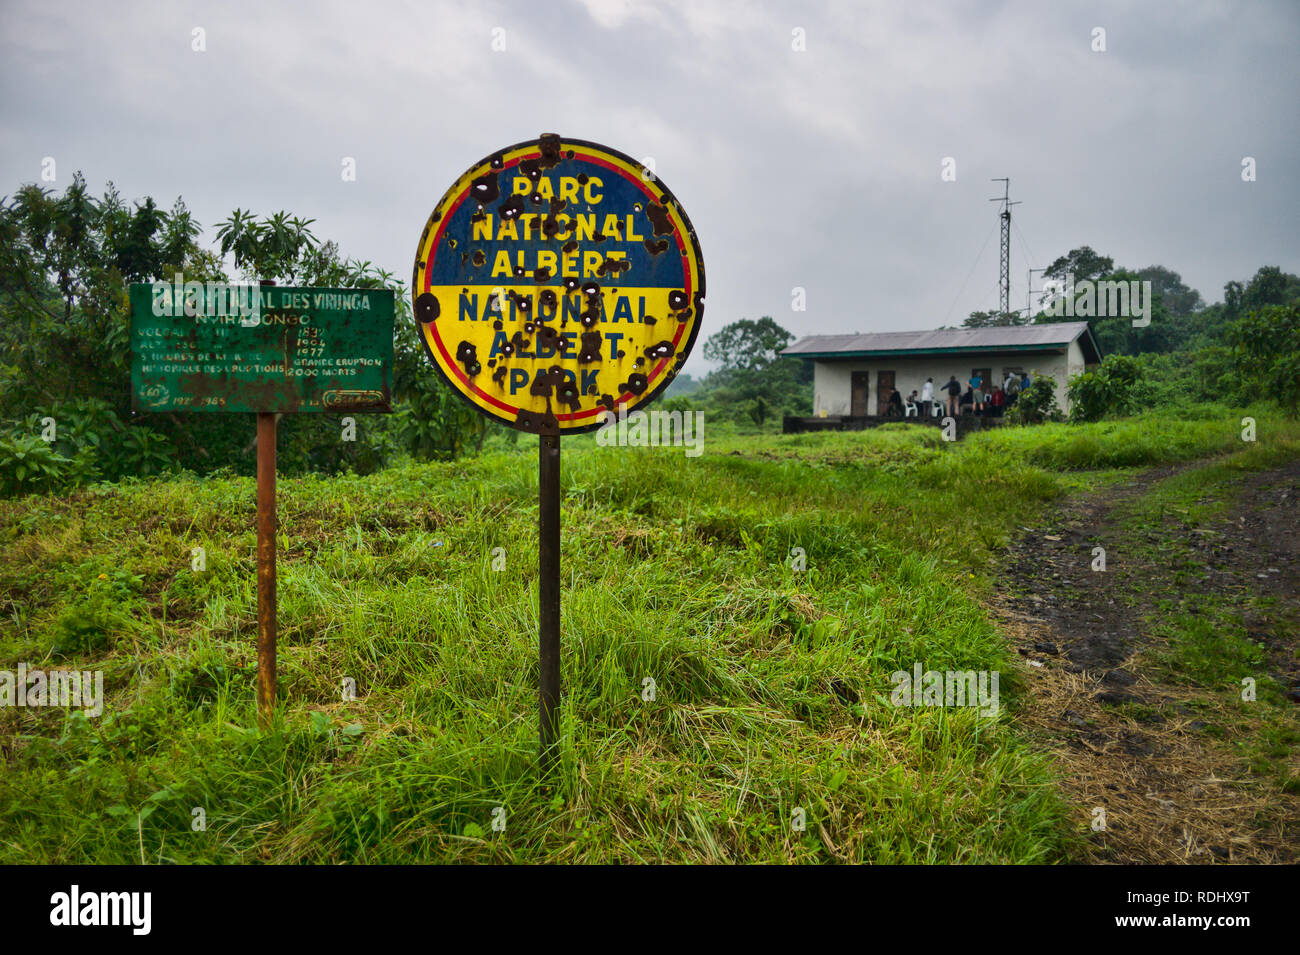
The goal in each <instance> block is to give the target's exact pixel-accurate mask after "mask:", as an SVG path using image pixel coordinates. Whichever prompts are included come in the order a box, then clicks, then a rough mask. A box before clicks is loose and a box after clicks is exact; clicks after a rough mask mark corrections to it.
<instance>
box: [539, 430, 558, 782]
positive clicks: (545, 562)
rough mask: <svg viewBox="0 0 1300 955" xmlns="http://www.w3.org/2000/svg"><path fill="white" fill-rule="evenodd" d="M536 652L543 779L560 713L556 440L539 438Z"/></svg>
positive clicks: (551, 436)
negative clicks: (538, 575) (537, 651)
mask: <svg viewBox="0 0 1300 955" xmlns="http://www.w3.org/2000/svg"><path fill="white" fill-rule="evenodd" d="M537 465H538V469H537V477H538V488H537V492H538V514H539V517H538V522H537V523H538V532H539V539H538V545H539V546H538V552H537V556H538V570H539V571H540V578H539V582H538V585H537V604H538V606H537V610H538V622H539V626H538V638H539V642H538V650H539V661H540V663H541V668H540V674H541V675H540V680H539V690H540V692H539V700H538V702H539V716H540V720H539V723H540V730H539V735H540V739H541V753H540V759H539V765H540V767H541V771H542V773H543V775H545V774H546V773H547V772H548V771H549V770H550V768H551V766H552V764H553V762H554V758H555V744H556V739H557V738H558V735H559V734H558V732H557V725H556V724H557V722H558V720H559V707H560V436H559V435H558V434H544V435H541V436H539V438H538V460H537Z"/></svg>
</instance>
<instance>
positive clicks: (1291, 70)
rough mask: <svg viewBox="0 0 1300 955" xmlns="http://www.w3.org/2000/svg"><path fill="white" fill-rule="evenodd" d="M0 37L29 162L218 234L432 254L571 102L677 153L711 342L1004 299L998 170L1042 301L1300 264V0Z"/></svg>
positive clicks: (11, 121) (688, 11)
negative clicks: (729, 334) (464, 209)
mask: <svg viewBox="0 0 1300 955" xmlns="http://www.w3.org/2000/svg"><path fill="white" fill-rule="evenodd" d="M1098 27H1100V28H1102V29H1103V30H1104V31H1105V33H1104V43H1105V51H1104V52H1094V50H1093V47H1094V45H1096V44H1097V42H1098V40H1099V39H1100V37H1099V36H1098V35H1097V34H1096V33H1095V28H1098ZM200 28H201V30H202V31H203V40H204V42H205V44H206V51H203V52H197V51H195V50H194V49H193V46H194V45H195V34H194V31H195V30H196V29H200ZM502 30H503V31H504V33H502V32H500V31H502ZM796 31H801V32H798V33H796ZM502 40H504V44H503V43H502ZM494 41H495V45H496V46H498V47H499V46H502V45H504V47H505V49H504V50H494V49H493V46H494ZM800 45H802V46H803V47H804V48H803V49H796V48H795V47H797V46H800ZM0 49H2V51H3V52H2V54H0V77H2V78H3V80H2V82H3V94H4V95H3V99H2V101H0V138H2V140H3V144H4V149H3V151H2V153H0V193H8V194H12V193H13V191H14V189H15V188H16V187H17V186H18V185H19V184H21V183H25V182H34V181H38V180H39V179H40V176H41V169H42V166H41V163H42V160H43V159H44V158H45V157H53V158H54V159H55V161H56V164H57V165H56V170H57V176H58V179H57V181H56V182H55V183H54V185H55V186H56V187H58V188H59V189H62V188H63V187H64V186H66V185H67V183H68V181H69V180H70V178H71V175H72V173H73V172H74V171H75V170H78V169H80V170H82V171H83V172H84V173H85V175H86V177H87V179H88V181H89V183H90V185H91V186H92V188H94V190H95V191H96V192H99V191H101V190H102V188H103V186H104V184H105V182H106V181H107V180H109V179H112V180H113V181H114V182H115V183H116V184H117V186H118V188H119V189H120V191H121V192H122V194H123V195H124V196H125V197H127V198H129V199H138V198H141V197H143V196H145V195H152V196H154V197H155V198H156V199H157V200H158V201H159V203H160V204H162V205H164V206H170V204H171V201H172V200H173V199H174V198H175V197H176V196H177V195H183V196H184V197H185V200H186V202H187V203H188V204H189V206H190V208H191V210H192V211H193V212H194V213H195V215H196V216H197V218H198V219H199V221H200V222H201V223H202V224H203V225H204V226H205V235H204V239H205V240H207V241H208V242H209V243H210V242H211V241H212V239H213V233H214V231H215V229H214V225H215V223H216V222H218V221H220V220H221V219H224V218H225V217H226V216H227V215H228V214H229V212H230V210H231V209H233V208H235V207H242V208H251V209H252V210H254V211H255V212H258V213H263V214H264V213H270V212H273V211H276V210H279V209H285V210H288V211H289V212H291V213H294V214H297V215H301V216H305V217H314V218H315V219H316V220H317V222H316V225H315V226H314V229H315V231H316V234H317V235H318V236H319V237H321V238H330V239H335V240H337V241H338V243H339V244H340V246H341V247H342V250H343V252H344V254H346V255H350V256H357V257H360V258H364V259H369V260H372V261H374V262H376V263H377V264H379V265H381V266H383V267H385V268H388V269H390V270H392V271H393V272H394V273H395V274H397V275H398V276H400V277H402V278H406V277H407V276H409V274H410V268H411V264H412V261H413V259H414V255H415V246H416V241H417V239H418V238H419V236H420V232H421V229H422V228H423V226H424V223H425V220H426V219H427V217H428V215H429V213H430V211H431V210H432V208H433V206H434V205H435V203H436V202H437V200H438V199H439V198H440V197H441V196H442V194H443V192H444V191H445V190H446V189H447V187H448V186H450V185H451V183H452V182H453V181H454V180H455V179H456V178H457V177H458V176H459V175H460V174H462V173H463V172H464V171H465V170H466V169H467V168H468V167H469V166H470V165H471V164H473V163H474V162H476V161H478V160H479V159H481V158H482V157H484V156H485V155H487V154H489V153H490V152H492V151H494V150H495V149H497V148H498V147H501V146H506V145H509V144H512V143H515V142H517V141H520V140H524V139H528V138H531V137H534V136H536V135H538V134H539V133H542V132H558V133H560V134H561V135H564V136H570V137H574V138H580V139H588V140H594V141H596V142H600V143H604V144H606V145H609V146H612V147H614V148H616V149H620V150H622V151H623V152H625V153H628V154H630V155H632V156H634V157H636V158H638V159H645V158H648V157H652V158H653V159H654V163H655V168H656V170H657V172H658V174H659V175H660V177H661V178H662V180H663V182H664V183H665V184H667V185H668V187H669V188H671V189H672V190H673V192H674V193H675V194H676V196H677V198H678V200H679V201H680V202H681V203H682V205H683V207H684V208H685V209H686V212H687V214H688V215H689V216H690V217H691V219H692V221H693V223H694V225H695V228H696V231H697V232H698V234H699V237H700V241H701V245H702V248H703V252H704V261H705V266H706V270H707V274H708V283H709V287H708V306H707V309H706V311H705V325H704V328H703V331H702V335H701V339H700V340H701V341H703V340H704V338H706V337H707V336H708V335H709V334H710V333H711V332H712V331H715V330H717V329H718V328H720V327H722V326H723V325H725V324H727V323H728V322H731V321H734V320H736V319H739V318H757V317H759V316H761V315H771V316H773V317H774V318H775V319H776V320H777V321H778V322H780V323H781V324H782V325H784V326H785V327H787V328H789V329H790V330H791V331H793V332H795V333H796V334H799V335H803V334H812V333H819V332H828V333H829V332H843V331H889V330H902V329H921V328H934V327H937V326H939V325H945V324H947V325H956V324H959V323H960V322H961V321H962V319H963V318H965V316H966V315H967V314H968V313H969V312H970V311H972V310H975V309H991V308H995V307H996V306H997V302H998V296H997V280H998V236H997V231H996V230H997V206H996V204H995V203H991V202H989V201H987V200H988V198H989V197H991V196H994V195H997V194H999V193H1000V191H1001V185H1000V184H998V183H993V182H990V179H991V178H992V177H997V176H1009V177H1010V179H1011V194H1012V198H1013V199H1018V200H1021V201H1022V202H1023V205H1019V206H1016V207H1015V209H1014V223H1015V227H1016V228H1015V229H1014V230H1013V241H1012V265H1011V269H1012V307H1013V308H1014V307H1023V306H1024V304H1025V291H1026V286H1025V280H1026V269H1027V268H1029V267H1030V266H1033V267H1035V268H1041V267H1043V266H1045V265H1047V264H1049V263H1050V262H1051V260H1052V259H1054V258H1055V257H1057V256H1059V255H1061V254H1063V253H1065V252H1066V251H1068V250H1069V249H1071V248H1074V247H1076V246H1079V245H1084V244H1087V245H1091V246H1092V247H1093V248H1094V249H1096V250H1098V251H1099V252H1101V253H1103V254H1105V255H1109V256H1112V257H1113V258H1114V259H1115V261H1116V263H1117V264H1120V265H1126V266H1130V267H1141V266H1145V265H1150V264H1160V265H1164V266H1167V267H1169V268H1172V269H1174V270H1175V271H1177V272H1180V273H1181V274H1182V276H1183V278H1184V280H1185V281H1186V282H1187V283H1188V284H1190V285H1191V286H1193V287H1194V288H1197V289H1198V290H1200V292H1201V293H1202V295H1203V296H1205V298H1206V299H1207V301H1219V300H1221V299H1222V297H1223V296H1222V290H1223V284H1224V282H1226V281H1228V280H1230V279H1246V278H1249V277H1250V276H1251V275H1253V274H1254V272H1255V270H1256V269H1257V268H1258V267H1259V266H1261V265H1268V264H1272V265H1280V266H1282V267H1283V268H1284V269H1285V270H1287V271H1290V272H1300V241H1298V240H1297V237H1296V226H1297V220H1298V216H1297V213H1300V185H1298V184H1297V175H1298V174H1300V123H1298V122H1297V120H1298V119H1300V110H1297V104H1298V101H1300V94H1298V93H1297V91H1298V90H1300V56H1297V52H1296V51H1297V49H1300V3H1297V2H1296V0H1280V2H1275V3H1270V2H1258V3H1252V2H1236V3H1214V2H1189V3H1116V4H1111V3H1096V2H1093V3H1086V2H1078V3H1076V2H1052V3H1041V2H1029V3H994V2H968V3H946V2H944V3H941V2H924V0H910V2H905V3H904V2H898V3H852V2H844V3H825V4H823V3H804V4H795V3H790V4H780V3H767V4H760V3H730V2H708V0H680V2H656V3H641V2H627V0H582V2H578V0H569V2H546V3H536V2H520V3H510V2H467V0H461V2H435V0H418V2H409V3H402V2H394V3H385V2H380V0H367V2H355V0H352V2H325V3H313V4H310V5H307V4H287V3H286V4H279V3H274V2H269V0H258V2H237V3H221V4H219V5H218V4H208V3H184V2H166V3H133V4H125V3H123V4H119V3H113V4H107V3H103V2H96V3H84V4H83V3H68V4H51V3H48V2H40V3H26V2H24V3H16V2H12V0H0ZM1248 156H1249V157H1253V158H1254V160H1255V164H1256V176H1257V179H1256V181H1254V182H1243V180H1242V160H1243V157H1248ZM344 157H353V158H354V159H355V161H356V181H355V182H345V181H343V178H342V175H341V170H342V162H343V159H344ZM945 157H951V158H952V159H954V160H955V169H956V181H952V182H945V181H943V180H942V178H941V172H942V168H943V167H942V164H943V160H944V159H945ZM981 250H982V254H981ZM1037 283H1038V277H1035V287H1037ZM796 287H801V288H803V289H806V301H807V309H806V311H794V310H793V309H792V298H793V297H792V289H794V288H796ZM686 370H687V371H692V372H695V373H696V374H698V373H700V372H701V371H703V370H705V368H704V363H703V362H702V360H701V356H700V355H699V353H698V349H697V352H696V355H695V356H694V357H693V358H692V359H691V361H690V362H689V364H688V365H687V366H686Z"/></svg>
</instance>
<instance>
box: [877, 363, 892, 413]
mask: <svg viewBox="0 0 1300 955" xmlns="http://www.w3.org/2000/svg"><path fill="white" fill-rule="evenodd" d="M893 391H894V373H893V372H892V371H878V372H876V414H878V415H883V414H888V413H889V396H890V395H891V394H893Z"/></svg>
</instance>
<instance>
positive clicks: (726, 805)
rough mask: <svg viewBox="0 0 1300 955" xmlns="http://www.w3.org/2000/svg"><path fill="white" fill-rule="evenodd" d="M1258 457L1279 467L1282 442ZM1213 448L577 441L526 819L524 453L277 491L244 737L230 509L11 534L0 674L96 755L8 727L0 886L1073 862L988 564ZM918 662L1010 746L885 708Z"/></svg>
mask: <svg viewBox="0 0 1300 955" xmlns="http://www.w3.org/2000/svg"><path fill="white" fill-rule="evenodd" d="M1238 417H1239V416H1238ZM1259 419H1260V442H1261V445H1267V446H1269V447H1270V448H1278V447H1283V448H1284V449H1287V448H1289V449H1290V450H1289V451H1285V450H1284V452H1270V453H1295V449H1296V446H1297V445H1296V443H1297V440H1298V439H1300V434H1298V433H1297V428H1296V426H1295V424H1294V423H1290V424H1287V423H1284V422H1283V421H1282V420H1281V419H1273V418H1269V417H1267V416H1266V415H1265V414H1264V413H1260V414H1259ZM1236 421H1237V417H1234V416H1233V415H1226V414H1225V415H1223V416H1220V417H1214V418H1207V419H1203V420H1197V421H1186V420H1179V421H1174V420H1164V419H1156V418H1148V419H1141V420H1137V421H1134V422H1120V423H1117V424H1111V423H1106V424H1101V425H1090V426H1082V427H1067V426H1049V427H1046V428H1042V429H1023V430H1012V429H1005V430H1003V431H998V432H985V433H980V434H977V435H973V436H972V437H970V438H968V439H965V440H963V441H961V442H958V443H956V444H947V443H944V442H943V441H942V440H941V438H940V436H939V433H938V432H937V430H936V429H928V428H918V427H911V426H906V427H899V428H891V429H881V430H877V431H871V432H864V433H857V434H828V433H822V434H809V435H761V436H744V435H736V434H731V435H728V434H725V433H724V434H721V435H719V436H718V440H717V441H716V442H715V441H713V440H711V436H710V434H709V433H708V432H707V431H706V434H705V441H706V444H705V453H704V455H703V456H702V457H699V458H686V457H684V456H683V454H682V452H681V450H680V449H675V450H674V449H616V448H598V447H596V446H595V443H594V440H593V439H592V438H591V437H584V438H578V439H566V440H565V450H564V465H563V493H564V501H563V526H564V531H563V564H562V566H563V580H562V583H563V619H562V627H563V644H564V660H563V680H564V691H565V696H564V702H563V713H562V715H563V734H564V737H563V745H562V755H561V759H560V762H559V765H558V767H557V770H556V772H555V774H554V777H553V778H552V779H550V780H547V781H546V782H545V784H543V783H541V782H539V780H538V779H537V778H536V775H535V772H534V770H533V762H534V756H535V751H536V685H537V659H536V641H537V637H536V633H537V609H536V608H537V570H536V558H537V547H536V516H537V501H536V493H537V478H536V455H535V452H534V451H533V443H532V441H531V440H527V439H520V441H519V443H518V448H517V450H514V451H511V450H508V449H503V450H499V451H493V452H491V453H487V454H484V455H482V456H480V457H477V458H473V459H466V460H462V461H458V462H454V463H450V464H437V465H410V466H405V467H400V468H394V469H391V470H388V471H385V472H382V473H380V474H376V475H371V476H368V477H364V478H362V477H340V478H334V479H324V478H304V479H298V480H285V481H282V482H281V485H280V504H279V517H280V535H279V541H280V545H279V546H280V563H279V567H280V591H279V598H280V606H279V621H280V655H279V659H280V701H281V705H280V709H279V713H278V717H277V724H276V727H275V728H274V729H273V730H272V731H270V732H266V733H261V732H259V731H258V730H257V729H256V714H255V710H254V705H253V703H254V676H255V664H256V655H255V642H256V629H257V627H256V587H255V560H254V558H255V534H254V522H253V518H254V508H255V498H254V486H253V482H252V481H251V480H249V479H240V478H223V479H212V480H197V479H194V478H192V477H190V478H185V477H182V478H176V479H172V480H167V481H147V482H135V481H130V482H124V483H122V484H120V485H116V486H99V487H95V488H90V489H86V490H83V491H80V492H78V493H76V494H74V495H71V496H68V497H65V498H53V497H39V496H33V497H28V498H24V499H21V500H16V501H7V502H0V540H2V541H3V552H2V556H0V601H2V603H0V609H2V610H3V618H2V619H0V669H10V670H12V669H15V668H16V667H17V665H18V663H19V662H24V663H26V664H27V665H28V666H29V667H38V666H39V667H44V668H47V669H55V668H68V669H70V668H77V669H82V670H102V671H103V672H104V675H105V685H106V690H107V697H108V699H107V702H106V706H105V710H104V713H103V715H102V716H100V717H98V718H93V719H92V718H87V717H85V716H84V715H82V714H80V713H78V712H75V711H74V712H70V713H69V712H64V711H61V710H56V709H23V710H18V709H5V710H0V745H3V747H4V749H5V753H4V758H5V760H6V767H5V772H4V773H3V775H0V862H101V863H102V862H126V863H129V862H141V861H144V862H159V861H162V862H168V861H176V862H196V861H216V862H232V861H268V862H326V863H328V862H340V861H352V862H386V861H391V862H414V861H528V862H541V861H547V862H574V861H580V862H610V861H671V862H707V861H745V862H775V861H874V862H1051V861H1063V860H1066V859H1069V858H1070V857H1071V853H1072V846H1073V845H1075V833H1074V829H1075V828H1076V827H1075V826H1074V824H1073V823H1071V822H1068V821H1067V816H1068V815H1070V814H1071V813H1072V810H1071V809H1070V807H1067V806H1065V805H1063V804H1062V802H1061V800H1060V798H1059V796H1057V795H1056V791H1055V789H1054V786H1053V776H1052V767H1051V765H1050V764H1049V763H1048V762H1047V760H1045V759H1044V758H1043V757H1042V756H1040V755H1038V754H1037V753H1036V752H1035V751H1034V750H1032V749H1031V748H1030V747H1029V745H1028V744H1027V743H1026V742H1025V741H1024V740H1023V738H1022V737H1021V735H1020V734H1019V733H1018V731H1017V730H1016V727H1015V723H1014V711H1015V702H1016V694H1017V692H1018V689H1019V687H1018V683H1017V680H1016V678H1015V665H1014V664H1013V662H1012V659H1011V655H1010V654H1009V652H1008V649H1007V645H1006V643H1005V641H1004V639H1003V638H1002V637H1001V636H1000V634H999V633H998V632H997V630H996V629H995V627H994V626H993V624H992V622H991V621H990V620H989V618H988V616H987V614H986V613H985V612H984V610H983V609H982V607H981V604H980V598H981V597H982V596H983V595H985V594H987V592H988V590H989V588H990V587H991V585H992V583H991V581H992V577H993V574H992V571H991V567H992V563H993V561H994V560H995V559H996V558H997V555H998V554H999V553H1000V551H1001V548H1002V547H1004V546H1005V544H1006V543H1007V542H1008V541H1009V540H1010V539H1011V538H1012V537H1013V535H1014V534H1015V533H1016V532H1017V527H1018V526H1019V525H1020V524H1022V523H1024V522H1025V521H1027V520H1030V519H1032V517H1033V515H1035V514H1038V513H1041V512H1042V511H1043V510H1044V509H1046V508H1048V507H1050V506H1051V505H1052V503H1053V502H1054V501H1057V500H1059V499H1060V498H1061V496H1062V495H1064V494H1066V493H1069V492H1071V491H1073V490H1076V489H1078V488H1080V487H1084V486H1090V485H1092V484H1094V483H1105V482H1107V481H1110V480H1114V479H1115V477H1116V474H1117V471H1116V469H1119V468H1125V467H1133V466H1139V465H1150V464H1158V463H1164V462H1166V461H1170V460H1184V459H1190V458H1197V457H1205V456H1212V455H1223V456H1228V455H1232V454H1234V453H1237V452H1239V451H1240V449H1241V442H1240V437H1239V433H1238V432H1239V427H1238V425H1237V423H1236ZM1225 460H1228V459H1227V458H1226V457H1225ZM196 546H202V547H203V548H205V551H206V559H207V569H206V570H205V571H202V572H196V571H193V570H191V567H190V561H191V549H192V548H194V547H196ZM496 548H503V549H504V559H505V569H504V570H502V571H494V570H493V569H492V562H493V558H494V555H496V556H499V555H500V554H501V552H500V551H496V550H495V549H496ZM796 548H799V549H802V551H803V553H804V555H805V559H806V562H807V565H806V569H805V570H804V571H802V572H799V571H796V570H794V569H793V568H792V566H791V563H790V559H791V555H792V553H798V552H797V551H796V550H795V549H796ZM918 661H919V662H921V663H922V664H923V665H924V666H925V667H926V668H928V669H974V670H998V671H1000V672H1001V673H1002V683H1001V690H1002V697H1003V701H1002V702H1003V710H1002V712H1001V713H1000V715H999V716H998V717H996V718H989V717H984V716H980V715H979V714H978V713H977V712H975V711H974V710H973V709H941V708H935V709H902V708H895V707H893V706H891V705H890V703H889V690H890V688H891V684H890V681H889V674H890V673H891V672H892V671H894V670H897V669H910V668H911V666H912V665H913V663H914V662H918ZM345 678H350V679H351V680H353V681H355V683H356V686H357V692H358V699H357V700H355V701H352V702H344V701H343V700H342V698H341V689H342V686H343V681H344V679H345ZM647 679H649V680H653V681H654V691H655V692H654V699H653V700H650V699H645V698H643V695H648V694H646V686H647V684H646V683H645V681H646V680H647ZM497 807H501V808H502V809H503V810H504V819H505V830H504V831H494V830H493V828H492V823H493V820H494V815H493V813H494V810H496V809H497ZM196 809H201V810H202V811H203V813H204V814H205V817H206V829H205V830H203V831H195V829H194V827H193V825H192V824H193V820H194V818H195V810H196ZM796 809H800V810H802V811H803V813H802V814H803V817H804V818H805V819H806V829H805V830H803V831H799V830H797V829H795V828H794V827H793V826H792V819H793V818H794V815H795V810H796ZM501 817H502V815H501V813H498V815H497V816H496V817H495V818H497V819H500V818H501Z"/></svg>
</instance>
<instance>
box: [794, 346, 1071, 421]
mask: <svg viewBox="0 0 1300 955" xmlns="http://www.w3.org/2000/svg"><path fill="white" fill-rule="evenodd" d="M976 368H991V369H993V375H994V377H995V378H996V379H997V380H998V381H1001V380H1002V379H1003V378H1004V377H1005V372H1006V370H1007V369H1009V368H1020V369H1023V370H1025V371H1028V372H1029V375H1030V377H1033V378H1036V377H1038V375H1040V374H1042V375H1051V376H1052V377H1053V378H1054V379H1056V402H1057V404H1058V405H1060V406H1061V409H1062V410H1063V411H1066V412H1068V411H1069V407H1068V405H1067V399H1066V389H1067V387H1068V384H1069V380H1070V376H1071V375H1073V374H1077V373H1078V372H1081V371H1083V370H1084V361H1083V350H1082V349H1081V348H1080V347H1079V343H1078V342H1077V341H1075V342H1072V343H1071V344H1070V347H1069V350H1068V351H1061V352H1051V351H1044V352H1010V353H1006V354H1001V355H994V354H984V355H922V356H917V357H909V358H877V359H863V360H856V359H850V360H847V361H814V362H813V414H814V415H819V414H821V413H822V412H823V411H825V412H826V413H827V414H828V415H846V414H849V413H850V409H851V407H852V404H851V402H852V394H851V387H852V385H851V383H852V375H853V372H855V371H866V372H870V375H871V378H870V382H871V385H870V388H869V390H868V392H867V414H870V415H875V414H880V413H881V412H882V410H883V409H882V408H881V407H880V405H879V404H878V403H877V398H878V396H877V395H876V381H877V379H876V373H877V372H879V371H892V372H893V373H894V387H896V388H897V389H898V390H899V392H900V393H901V394H902V396H903V398H904V400H906V399H907V396H908V395H909V394H911V393H912V389H916V392H917V396H918V397H919V396H920V393H921V387H922V385H924V384H925V379H926V378H927V377H929V378H933V379H934V391H935V399H936V400H943V399H944V398H946V393H942V394H941V391H940V389H942V388H943V386H944V385H946V384H947V383H948V376H949V375H956V376H957V380H958V381H959V382H961V386H962V391H963V392H965V390H966V382H967V380H968V379H969V378H970V376H971V372H972V371H974V370H975V369H976ZM888 397H889V396H888V395H886V396H885V398H888Z"/></svg>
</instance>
